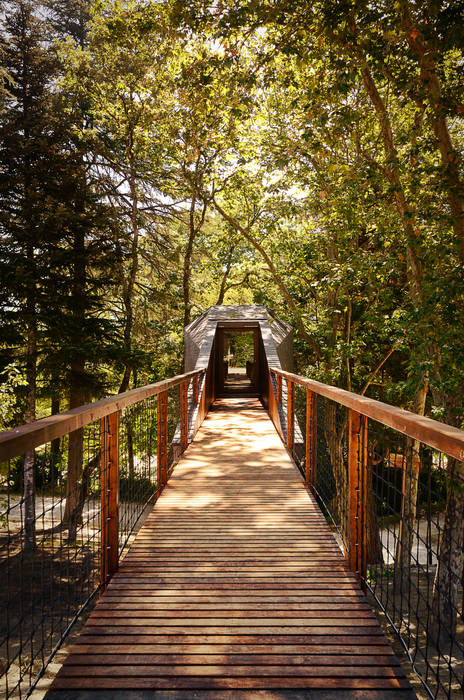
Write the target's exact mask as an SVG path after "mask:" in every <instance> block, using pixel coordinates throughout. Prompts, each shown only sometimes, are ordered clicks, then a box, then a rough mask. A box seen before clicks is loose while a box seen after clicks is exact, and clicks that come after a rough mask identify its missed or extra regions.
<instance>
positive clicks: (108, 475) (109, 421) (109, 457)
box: [100, 411, 120, 588]
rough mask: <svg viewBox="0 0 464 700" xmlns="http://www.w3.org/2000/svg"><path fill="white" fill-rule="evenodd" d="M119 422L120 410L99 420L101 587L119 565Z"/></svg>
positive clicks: (104, 585)
mask: <svg viewBox="0 0 464 700" xmlns="http://www.w3.org/2000/svg"><path fill="white" fill-rule="evenodd" d="M119 422H120V411H115V412H114V413H110V414H109V415H108V416H105V417H104V418H102V419H101V421H100V425H101V438H100V440H101V458H100V499H101V516H100V517H101V542H100V563H101V567H100V582H101V584H102V587H103V588H105V587H106V584H107V583H108V581H109V580H110V578H111V577H112V576H113V574H114V573H115V572H116V571H117V570H118V565H119V539H118V507H119Z"/></svg>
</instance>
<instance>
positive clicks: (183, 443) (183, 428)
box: [179, 380, 189, 452]
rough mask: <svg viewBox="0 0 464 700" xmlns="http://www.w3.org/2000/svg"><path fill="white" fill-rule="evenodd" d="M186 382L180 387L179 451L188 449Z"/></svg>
mask: <svg viewBox="0 0 464 700" xmlns="http://www.w3.org/2000/svg"><path fill="white" fill-rule="evenodd" d="M188 384H189V383H188V380H186V381H185V382H182V384H181V385H180V388H179V389H180V449H181V452H184V451H185V450H186V449H187V447H188Z"/></svg>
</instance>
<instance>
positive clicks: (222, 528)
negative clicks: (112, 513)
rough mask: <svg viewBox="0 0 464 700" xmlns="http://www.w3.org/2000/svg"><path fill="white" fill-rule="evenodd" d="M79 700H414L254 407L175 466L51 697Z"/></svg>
mask: <svg viewBox="0 0 464 700" xmlns="http://www.w3.org/2000/svg"><path fill="white" fill-rule="evenodd" d="M129 691H131V692H129ZM80 697H82V698H85V699H86V700H87V698H103V697H104V698H112V699H115V700H116V699H117V698H125V699H127V700H129V698H130V699H131V700H132V699H135V698H176V699H177V698H183V699H184V698H185V699H187V698H188V699H189V700H190V699H193V698H273V699H274V698H317V699H318V700H328V699H332V698H337V699H338V698H350V699H351V698H353V699H354V698H362V699H363V700H366V699H368V698H369V699H373V700H374V699H375V700H380V699H381V698H382V699H383V700H384V699H385V698H391V699H392V700H398V699H400V698H401V700H405V699H406V698H408V699H409V698H414V697H415V696H414V694H413V693H412V691H411V690H410V687H409V684H408V681H407V680H406V678H405V676H404V674H403V672H402V669H401V667H400V665H399V663H398V661H397V659H396V657H395V655H394V654H393V651H392V649H391V647H390V646H389V643H388V642H387V640H386V638H385V637H384V635H383V633H382V631H381V628H380V626H379V624H378V622H377V620H376V618H375V616H374V614H373V613H372V612H371V610H370V608H369V605H368V603H367V601H366V599H365V597H364V595H363V593H362V591H361V590H360V588H359V586H358V584H357V582H356V580H355V577H354V576H353V574H352V573H351V572H350V571H349V570H348V568H347V566H346V564H345V559H344V557H343V556H342V553H341V551H340V549H339V547H338V546H337V543H336V541H335V539H334V537H333V535H332V533H331V531H330V529H329V527H328V525H327V524H326V521H325V520H324V518H323V516H322V514H321V512H320V510H319V508H318V506H317V504H316V502H315V500H314V498H313V497H312V496H311V495H310V494H309V493H308V491H307V489H306V488H305V486H304V483H303V480H302V478H301V477H300V474H299V472H298V470H297V468H296V467H295V466H294V464H293V462H292V461H291V460H290V458H289V456H288V455H287V452H286V450H285V449H284V447H283V445H282V443H281V441H280V439H279V437H278V435H277V433H276V431H275V429H274V427H273V425H272V422H271V420H270V419H269V417H268V415H267V413H266V412H265V411H264V409H263V408H262V406H261V404H260V403H259V402H258V401H257V400H256V399H252V398H251V399H250V398H238V399H229V398H226V399H222V400H219V401H216V403H215V404H214V406H213V409H212V410H211V411H210V412H209V414H208V416H207V418H206V419H205V421H204V423H203V425H202V427H201V429H200V431H199V432H198V434H197V437H196V438H195V440H194V442H193V443H192V444H191V445H190V447H189V448H188V449H187V451H186V452H185V453H184V455H183V457H182V459H181V460H180V462H179V464H178V465H177V466H176V468H175V470H174V472H173V475H172V476H171V479H170V480H169V482H168V485H167V487H166V488H165V489H164V491H163V493H162V495H161V497H160V498H159V499H158V501H157V503H156V505H155V507H154V509H153V511H152V512H151V514H150V515H149V517H148V519H147V521H146V522H145V524H144V526H143V527H142V528H141V530H140V532H139V534H138V535H137V538H136V540H135V542H134V544H133V545H132V546H131V548H130V550H129V552H128V554H127V555H126V557H125V558H124V559H123V561H122V562H121V565H120V569H119V571H118V573H117V574H115V576H114V577H113V579H112V581H111V583H110V585H109V587H108V589H107V591H106V592H105V593H104V595H103V596H102V597H101V599H100V601H99V602H98V604H97V605H96V607H95V609H94V611H93V613H92V614H91V615H90V618H89V619H88V621H87V623H86V625H85V627H84V628H83V630H82V632H81V634H80V636H79V638H78V639H77V641H76V643H75V644H74V645H73V647H72V649H71V652H70V654H69V656H68V657H67V660H66V662H65V663H64V665H63V667H62V668H61V671H60V672H59V674H58V676H57V677H56V678H55V680H54V682H53V685H52V689H51V691H49V693H48V695H47V698H50V700H51V699H52V698H53V699H54V700H65V699H66V700H68V698H80Z"/></svg>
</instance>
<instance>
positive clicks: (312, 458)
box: [305, 389, 317, 493]
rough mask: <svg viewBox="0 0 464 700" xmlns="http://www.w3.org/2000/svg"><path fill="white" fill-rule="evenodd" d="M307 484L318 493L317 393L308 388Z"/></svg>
mask: <svg viewBox="0 0 464 700" xmlns="http://www.w3.org/2000/svg"><path fill="white" fill-rule="evenodd" d="M305 464H306V471H305V476H306V486H309V487H310V488H311V491H312V492H313V493H316V483H317V394H315V393H314V391H311V389H306V460H305Z"/></svg>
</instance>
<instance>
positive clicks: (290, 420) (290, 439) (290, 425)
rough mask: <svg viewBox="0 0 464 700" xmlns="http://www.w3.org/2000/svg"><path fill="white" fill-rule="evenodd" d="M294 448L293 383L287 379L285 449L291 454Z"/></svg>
mask: <svg viewBox="0 0 464 700" xmlns="http://www.w3.org/2000/svg"><path fill="white" fill-rule="evenodd" d="M294 448H295V385H294V384H293V382H292V381H290V379H287V449H288V451H289V452H290V454H291V455H292V456H293V452H294Z"/></svg>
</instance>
